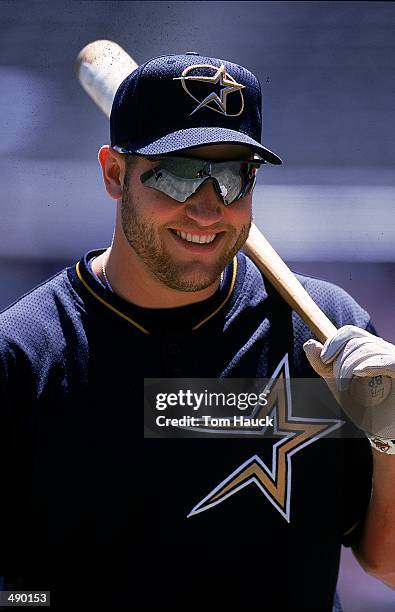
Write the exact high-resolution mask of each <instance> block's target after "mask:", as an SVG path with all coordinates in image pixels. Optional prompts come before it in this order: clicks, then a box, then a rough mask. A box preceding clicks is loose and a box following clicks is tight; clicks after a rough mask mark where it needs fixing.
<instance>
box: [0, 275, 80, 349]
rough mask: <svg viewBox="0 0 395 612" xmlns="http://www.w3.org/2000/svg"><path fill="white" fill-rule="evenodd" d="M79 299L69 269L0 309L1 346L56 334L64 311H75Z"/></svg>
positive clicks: (39, 340)
mask: <svg viewBox="0 0 395 612" xmlns="http://www.w3.org/2000/svg"><path fill="white" fill-rule="evenodd" d="M76 300H77V297H76V296H74V295H73V289H72V286H71V284H70V281H69V280H68V273H67V269H66V268H65V269H63V270H61V271H60V272H57V273H56V274H55V275H54V276H52V277H51V278H49V279H47V280H45V281H44V282H43V283H41V284H40V285H38V286H36V287H34V288H33V289H31V290H30V291H28V292H27V293H25V294H24V295H23V296H21V297H20V298H18V299H17V300H16V301H15V302H13V303H12V304H10V305H9V306H8V307H7V308H5V309H4V310H2V311H1V312H0V349H1V348H4V347H5V346H7V345H8V344H9V343H15V344H17V345H23V343H25V342H29V341H30V342H35V341H38V342H42V341H43V338H44V337H45V338H47V339H48V338H49V337H50V336H51V335H55V334H56V332H57V331H58V326H59V318H60V316H61V313H62V312H67V311H69V312H72V311H73V310H75V302H76Z"/></svg>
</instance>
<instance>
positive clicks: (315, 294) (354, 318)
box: [295, 273, 370, 328]
mask: <svg viewBox="0 0 395 612" xmlns="http://www.w3.org/2000/svg"><path fill="white" fill-rule="evenodd" d="M295 275H296V277H297V278H298V280H299V281H300V283H301V284H302V286H303V287H304V288H305V289H306V291H307V293H308V294H309V295H310V296H311V297H312V299H313V300H314V302H315V303H316V304H317V305H318V306H319V307H320V308H321V310H322V311H323V312H324V313H325V314H326V316H327V317H328V318H329V319H330V320H331V321H332V323H334V324H335V325H336V327H342V326H343V325H356V326H357V327H363V328H365V327H366V326H367V325H368V324H369V322H370V315H369V313H368V312H367V311H366V310H365V309H364V308H363V307H362V306H361V305H360V304H358V302H357V301H356V300H355V299H354V298H353V297H352V296H351V295H350V294H349V293H347V291H345V289H342V287H339V286H338V285H335V284H334V283H332V282H329V281H327V280H323V279H320V278H315V277H313V276H307V275H305V274H300V273H295Z"/></svg>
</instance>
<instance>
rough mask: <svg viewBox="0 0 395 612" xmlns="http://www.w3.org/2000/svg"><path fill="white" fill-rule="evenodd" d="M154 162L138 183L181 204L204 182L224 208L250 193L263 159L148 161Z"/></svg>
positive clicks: (182, 158) (161, 159)
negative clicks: (209, 185)
mask: <svg viewBox="0 0 395 612" xmlns="http://www.w3.org/2000/svg"><path fill="white" fill-rule="evenodd" d="M148 159H155V160H158V161H159V163H158V165H157V166H155V167H154V168H152V169H151V170H148V172H144V173H143V174H142V175H141V177H140V180H141V182H142V183H143V185H145V186H146V187H152V188H153V189H157V190H158V191H161V192H162V193H165V194H166V195H168V196H170V197H171V198H173V199H174V200H177V202H185V201H186V200H187V199H188V198H189V197H190V196H191V195H193V194H194V193H195V192H196V191H197V190H198V189H199V187H200V186H201V185H202V184H203V183H204V182H205V181H207V180H208V179H212V180H213V184H214V188H215V190H216V192H217V193H218V195H219V196H220V198H222V201H223V203H224V204H225V206H228V205H229V204H232V203H233V202H236V201H237V200H241V198H244V197H245V196H246V195H247V194H248V193H250V192H251V191H252V190H253V188H254V186H255V182H256V171H257V169H258V168H259V166H260V165H262V164H263V163H265V162H264V161H263V159H260V158H259V159H254V160H248V161H247V160H231V161H223V162H214V161H210V160H207V159H197V158H195V157H171V156H166V157H162V158H157V157H156V158H148Z"/></svg>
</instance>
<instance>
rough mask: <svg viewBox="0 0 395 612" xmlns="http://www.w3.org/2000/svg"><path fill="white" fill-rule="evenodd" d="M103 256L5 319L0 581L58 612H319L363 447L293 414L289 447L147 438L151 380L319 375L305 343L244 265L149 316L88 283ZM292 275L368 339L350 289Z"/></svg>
mask: <svg viewBox="0 0 395 612" xmlns="http://www.w3.org/2000/svg"><path fill="white" fill-rule="evenodd" d="M101 252H102V251H92V252H90V253H88V254H87V255H86V256H85V257H84V258H83V259H82V260H81V261H80V262H79V263H78V264H77V265H76V266H72V267H70V268H68V269H66V270H63V271H62V272H60V273H59V274H57V275H56V276H54V277H53V278H51V279H50V280H48V281H47V282H45V283H43V284H42V285H40V286H39V287H37V288H36V289H34V290H33V291H32V292H30V293H28V294H27V295H25V296H24V297H23V298H21V299H20V300H19V301H17V302H16V303H15V304H13V305H12V306H11V307H9V308H7V309H6V310H5V311H3V312H2V313H1V315H0V398H1V404H0V424H1V433H2V444H1V450H0V453H1V465H2V493H1V495H2V500H1V506H0V518H1V523H0V524H1V526H2V546H1V549H0V575H3V576H4V577H5V586H6V587H8V588H24V589H35V590H39V589H46V590H51V592H52V602H53V608H52V609H55V610H60V609H69V610H70V609H73V607H75V604H74V603H73V601H78V602H79V605H82V604H84V605H86V606H88V607H89V609H94V606H95V604H97V605H99V603H100V602H101V604H103V605H108V606H109V609H111V610H121V609H122V610H123V609H132V608H133V607H134V604H135V602H136V599H137V597H138V598H139V601H141V599H140V598H141V596H142V597H143V598H144V601H145V602H146V608H143V607H142V606H141V605H140V604H139V609H141V610H143V609H144V610H147V612H148V611H151V610H155V609H162V608H163V609H167V608H172V609H174V610H189V611H191V610H195V609H196V610H197V609H206V610H208V611H210V610H214V609H217V608H218V607H219V606H221V609H225V610H233V609H243V610H250V609H253V606H254V608H255V606H260V607H261V606H263V604H265V605H266V606H267V607H262V609H267V610H274V609H279V610H280V609H281V610H282V611H288V610H294V609H302V608H303V610H306V611H307V610H314V612H327V611H330V610H331V609H332V602H333V596H334V590H335V585H336V580H337V572H338V563H339V555H340V547H341V543H345V544H350V543H351V542H352V539H353V537H356V534H357V532H358V527H356V525H358V524H360V523H361V521H362V520H363V517H364V513H365V511H366V507H367V503H368V500H369V496H370V489H371V452H370V446H369V444H368V442H367V441H366V440H365V439H364V438H356V439H349V438H348V436H345V437H344V438H342V437H339V438H338V439H332V437H331V436H330V434H331V433H332V432H333V431H334V430H335V429H338V430H339V431H340V430H341V429H342V427H343V426H346V427H349V425H348V424H344V423H343V422H342V421H339V420H338V421H336V419H333V418H332V419H331V418H329V416H328V414H323V415H322V417H321V418H320V415H318V416H317V414H315V418H314V419H313V420H312V419H311V414H309V416H306V414H305V413H304V412H303V410H304V408H303V406H302V409H300V408H299V409H298V410H299V412H298V413H297V414H296V413H294V412H292V411H293V410H294V408H293V407H292V404H291V402H289V403H288V404H287V403H284V406H283V412H282V414H281V415H280V414H279V417H278V418H279V419H280V420H281V419H282V421H281V423H282V425H281V427H282V430H286V429H287V427H288V426H289V424H290V423H292V422H295V419H297V420H298V425H297V427H296V429H297V431H296V430H295V432H294V434H293V435H292V437H290V438H284V439H283V438H282V437H281V435H280V434H279V435H278V437H277V438H276V439H275V440H274V439H265V440H264V439H261V438H260V437H259V436H257V435H255V436H251V437H248V436H245V437H244V438H243V439H240V438H237V439H235V438H228V437H224V438H222V439H213V438H212V437H209V436H208V437H207V438H205V437H204V436H203V437H199V438H182V439H160V438H148V439H145V438H144V436H143V425H144V423H143V381H144V378H155V377H169V378H172V377H173V378H174V377H178V378H180V377H183V378H188V377H190V378H198V377H200V378H203V377H210V378H218V377H220V378H221V377H235V378H236V377H250V378H252V377H264V378H272V377H273V376H277V377H278V378H279V380H280V379H281V380H283V381H284V380H286V379H287V378H288V377H289V376H293V377H295V378H301V377H316V375H315V373H314V372H313V371H312V369H311V367H310V366H309V364H308V362H307V359H306V357H305V355H304V352H303V349H302V344H303V342H304V341H305V340H307V339H308V338H310V337H311V332H310V331H309V330H308V329H307V327H306V326H305V324H304V323H303V322H302V321H301V319H300V318H299V316H298V315H296V314H295V313H293V312H292V311H291V310H290V308H289V307H288V306H287V305H286V304H285V302H284V301H283V300H282V299H281V298H280V296H279V295H278V294H277V292H276V291H275V290H274V289H273V287H272V286H271V285H270V284H269V283H268V282H267V281H265V280H264V279H263V278H262V275H261V274H260V272H259V271H258V270H257V268H256V267H255V265H254V264H253V263H252V262H251V261H250V260H249V259H248V258H247V257H245V256H244V255H243V254H242V253H239V254H238V255H237V257H236V258H235V259H234V260H233V262H232V263H230V264H229V265H228V266H227V268H226V270H225V274H224V279H223V282H222V284H221V287H220V288H219V290H218V291H217V292H216V293H215V294H214V295H213V296H212V297H210V298H209V299H207V300H204V301H203V302H200V303H197V304H192V305H190V306H182V307H179V308H172V309H146V308H141V307H138V306H135V305H133V304H130V303H128V302H126V301H125V300H123V299H122V298H120V297H119V296H117V295H116V294H114V293H112V292H110V291H108V290H107V289H106V288H105V287H104V286H103V285H102V284H101V283H100V281H99V280H98V279H97V278H96V277H95V275H94V274H93V272H92V270H91V267H90V263H89V262H90V261H91V260H92V258H93V257H95V256H97V255H98V254H100V253H101ZM299 279H300V280H301V282H302V284H303V285H304V286H305V288H306V289H307V291H308V292H309V293H310V295H311V296H312V297H313V299H314V300H315V301H316V302H317V303H318V304H319V305H320V307H321V308H322V309H323V310H324V311H325V312H326V314H327V315H328V317H329V318H330V319H331V320H332V321H333V322H334V324H335V325H336V326H337V327H340V326H341V325H344V324H353V325H358V326H360V327H364V328H369V329H372V328H371V327H370V323H369V316H368V314H367V313H366V312H365V311H364V310H363V309H362V308H361V307H360V306H359V305H358V304H357V303H356V302H355V301H354V300H353V299H352V298H351V297H350V296H348V294H346V293H345V292H344V291H343V290H341V289H340V288H338V287H335V286H334V285H332V284H329V283H326V282H323V281H319V280H316V279H311V278H308V277H304V276H300V277H299ZM328 393H329V391H328ZM288 399H289V398H288ZM295 410H296V408H295ZM306 410H307V407H306ZM279 422H280V421H279ZM302 601H303V605H298V602H302ZM275 606H276V607H275Z"/></svg>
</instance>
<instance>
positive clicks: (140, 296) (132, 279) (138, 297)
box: [92, 244, 220, 308]
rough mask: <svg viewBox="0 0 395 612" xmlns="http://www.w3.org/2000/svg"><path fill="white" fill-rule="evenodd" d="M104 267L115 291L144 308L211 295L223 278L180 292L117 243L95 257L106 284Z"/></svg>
mask: <svg viewBox="0 0 395 612" xmlns="http://www.w3.org/2000/svg"><path fill="white" fill-rule="evenodd" d="M103 267H104V270H105V273H106V276H107V278H108V280H109V281H110V283H111V287H112V289H113V291H114V292H115V293H116V294H117V295H119V296H120V297H121V298H123V299H124V300H126V301H128V302H130V303H132V304H135V305H137V306H141V307H143V308H176V307H179V306H187V305H189V304H195V303H197V302H201V301H203V300H206V299H207V298H209V297H211V296H212V295H213V294H214V293H215V292H216V291H217V289H218V287H219V284H220V279H218V280H216V281H215V282H214V283H213V284H212V285H210V286H209V287H207V288H205V289H203V290H201V291H177V290H176V289H171V288H170V287H167V286H166V285H164V284H163V283H161V282H160V281H159V280H157V279H155V278H153V277H152V276H151V275H150V274H149V273H148V271H147V270H146V268H145V266H144V264H143V263H142V262H141V261H140V260H138V258H137V257H133V255H131V254H130V253H127V254H126V253H125V254H123V253H122V252H121V249H117V248H114V244H113V245H112V246H111V247H109V248H108V249H107V250H106V251H105V252H104V253H102V254H101V255H99V256H98V257H97V258H96V259H94V261H93V263H92V268H93V271H94V272H95V274H96V275H97V276H98V277H99V278H100V279H101V280H102V281H103V282H104V284H107V283H106V279H105V278H104V274H103Z"/></svg>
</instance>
